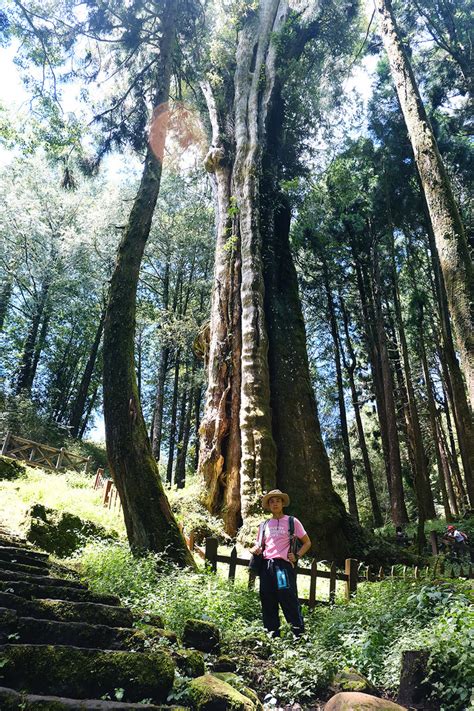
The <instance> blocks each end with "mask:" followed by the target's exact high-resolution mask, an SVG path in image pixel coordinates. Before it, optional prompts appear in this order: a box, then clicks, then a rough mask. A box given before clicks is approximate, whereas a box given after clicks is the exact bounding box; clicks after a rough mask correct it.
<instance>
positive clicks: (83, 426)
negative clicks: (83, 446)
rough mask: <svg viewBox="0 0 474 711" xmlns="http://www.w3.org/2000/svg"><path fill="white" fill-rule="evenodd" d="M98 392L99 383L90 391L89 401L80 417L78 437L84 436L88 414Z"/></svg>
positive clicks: (89, 414) (92, 407)
mask: <svg viewBox="0 0 474 711" xmlns="http://www.w3.org/2000/svg"><path fill="white" fill-rule="evenodd" d="M98 392H99V384H98V383H97V385H96V386H95V388H94V390H93V391H92V395H91V396H90V398H89V402H88V403H87V407H86V411H85V414H84V417H83V419H82V423H81V427H80V430H79V432H78V433H77V437H78V439H82V438H83V437H84V432H85V431H86V428H87V423H88V422H89V419H90V416H91V414H92V410H93V409H94V405H95V403H96V401H97V395H98Z"/></svg>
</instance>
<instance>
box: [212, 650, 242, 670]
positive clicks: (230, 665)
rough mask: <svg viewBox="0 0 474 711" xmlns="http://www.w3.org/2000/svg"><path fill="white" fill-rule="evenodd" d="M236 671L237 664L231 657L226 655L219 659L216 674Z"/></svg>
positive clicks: (215, 668)
mask: <svg viewBox="0 0 474 711" xmlns="http://www.w3.org/2000/svg"><path fill="white" fill-rule="evenodd" d="M236 669H237V664H236V662H235V661H234V660H233V659H232V658H231V657H228V656H227V655H225V654H223V655H222V656H220V657H218V659H217V661H216V662H215V664H214V671H215V672H235V670H236Z"/></svg>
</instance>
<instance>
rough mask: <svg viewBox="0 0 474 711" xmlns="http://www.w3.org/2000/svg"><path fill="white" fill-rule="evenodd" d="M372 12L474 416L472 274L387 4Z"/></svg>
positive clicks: (387, 1)
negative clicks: (428, 222)
mask: <svg viewBox="0 0 474 711" xmlns="http://www.w3.org/2000/svg"><path fill="white" fill-rule="evenodd" d="M376 7H377V10H378V12H379V16H380V31H381V34H382V39H383V42H384V45H385V49H386V52H387V55H388V59H389V63H390V69H391V73H392V76H393V79H394V82H395V85H396V88H397V94H398V99H399V101H400V105H401V107H402V111H403V115H404V118H405V123H406V127H407V130H408V135H409V137H410V141H411V144H412V147H413V152H414V154H415V160H416V164H417V167H418V172H419V175H420V178H421V183H422V186H423V192H424V194H425V197H426V202H427V205H428V210H429V215H430V220H431V224H432V226H433V232H434V235H435V239H436V248H437V251H438V255H439V260H440V264H441V270H442V273H443V280H444V283H445V286H446V292H447V298H448V304H449V311H450V314H451V316H452V318H453V322H454V326H455V329H456V335H457V340H458V343H459V349H460V354H461V364H462V368H463V371H464V375H465V377H466V382H467V386H468V392H469V398H470V401H471V409H473V410H474V316H473V304H474V268H473V265H472V261H471V258H470V254H469V249H468V245H467V240H466V235H465V232H464V227H463V224H462V221H461V217H460V214H459V211H458V208H457V205H456V202H455V200H454V196H453V193H452V189H451V184H450V181H449V178H448V175H447V173H446V170H445V167H444V164H443V161H442V159H441V156H440V153H439V150H438V146H437V144H436V139H435V137H434V135H433V131H432V128H431V126H430V123H429V120H428V117H427V115H426V112H425V109H424V106H423V102H422V100H421V97H420V93H419V91H418V87H417V84H416V80H415V77H414V74H413V71H412V69H411V66H410V63H409V61H408V58H407V56H406V53H405V51H404V49H403V46H402V43H401V41H400V37H399V34H398V29H397V26H396V22H395V18H394V15H393V10H392V6H391V1H390V0H376Z"/></svg>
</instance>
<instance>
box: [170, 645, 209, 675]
mask: <svg viewBox="0 0 474 711" xmlns="http://www.w3.org/2000/svg"><path fill="white" fill-rule="evenodd" d="M173 659H174V661H175V662H176V666H177V667H178V669H179V670H180V671H182V672H183V674H184V675H185V676H190V677H193V678H194V677H197V676H202V675H203V674H204V672H205V671H206V669H205V667H204V657H203V656H202V654H201V652H197V651H196V650H195V649H183V650H179V651H178V652H175V653H174V654H173Z"/></svg>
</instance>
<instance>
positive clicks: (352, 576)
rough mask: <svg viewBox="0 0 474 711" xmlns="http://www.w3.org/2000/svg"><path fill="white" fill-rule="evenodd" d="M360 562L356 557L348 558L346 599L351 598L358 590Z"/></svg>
mask: <svg viewBox="0 0 474 711" xmlns="http://www.w3.org/2000/svg"><path fill="white" fill-rule="evenodd" d="M358 566H359V563H358V561H357V560H355V559H354V558H346V566H345V573H346V575H347V576H348V577H347V580H346V600H350V599H351V596H352V595H355V593H356V592H357V568H358Z"/></svg>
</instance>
